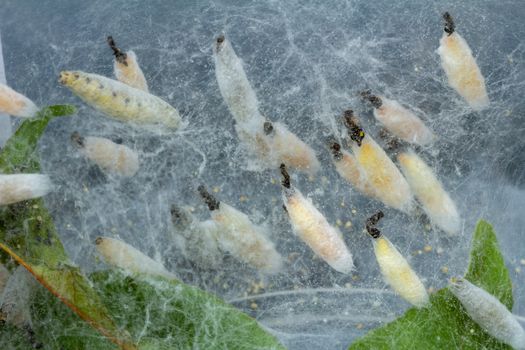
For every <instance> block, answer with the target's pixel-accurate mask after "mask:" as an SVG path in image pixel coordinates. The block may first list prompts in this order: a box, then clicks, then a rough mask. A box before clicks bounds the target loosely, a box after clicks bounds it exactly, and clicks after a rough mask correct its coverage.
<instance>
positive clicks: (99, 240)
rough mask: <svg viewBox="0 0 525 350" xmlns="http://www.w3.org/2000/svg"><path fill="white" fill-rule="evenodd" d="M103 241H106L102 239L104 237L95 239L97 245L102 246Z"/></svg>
mask: <svg viewBox="0 0 525 350" xmlns="http://www.w3.org/2000/svg"><path fill="white" fill-rule="evenodd" d="M103 241H104V238H102V237H97V238H96V239H95V244H96V245H100V244H102V242H103Z"/></svg>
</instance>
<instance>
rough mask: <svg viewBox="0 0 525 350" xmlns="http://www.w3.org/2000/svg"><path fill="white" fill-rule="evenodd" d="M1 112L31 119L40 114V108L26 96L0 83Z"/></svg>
mask: <svg viewBox="0 0 525 350" xmlns="http://www.w3.org/2000/svg"><path fill="white" fill-rule="evenodd" d="M0 112H3V113H7V114H10V115H12V116H14V117H22V118H31V117H34V116H35V115H36V113H37V112H38V107H37V106H36V105H35V104H34V103H33V101H31V100H30V99H28V98H27V97H25V96H24V95H22V94H20V93H18V92H16V91H15V90H13V89H11V88H10V87H9V86H7V85H4V84H2V83H0Z"/></svg>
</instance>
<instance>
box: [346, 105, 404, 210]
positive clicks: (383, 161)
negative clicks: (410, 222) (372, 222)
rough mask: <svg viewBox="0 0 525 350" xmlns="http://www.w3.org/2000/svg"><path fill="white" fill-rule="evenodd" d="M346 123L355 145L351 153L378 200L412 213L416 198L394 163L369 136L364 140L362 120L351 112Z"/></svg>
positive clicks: (352, 145) (347, 114) (347, 112)
mask: <svg viewBox="0 0 525 350" xmlns="http://www.w3.org/2000/svg"><path fill="white" fill-rule="evenodd" d="M344 123H345V126H346V127H347V129H348V131H349V134H350V138H351V139H352V140H353V141H354V142H352V143H351V148H352V153H353V154H354V157H355V159H356V161H357V164H358V165H359V167H360V168H361V170H362V171H363V173H364V174H365V177H366V180H367V181H368V182H369V183H370V185H371V187H372V188H373V189H374V193H375V197H376V198H377V199H379V200H381V201H382V202H383V203H384V204H386V205H388V206H390V207H392V208H395V209H398V210H401V211H403V212H406V213H409V212H410V211H411V210H412V209H413V205H414V198H413V195H412V192H411V190H410V186H409V185H408V183H407V181H406V179H405V178H404V177H403V175H402V174H401V172H400V171H399V169H398V168H397V167H396V165H395V164H394V162H392V160H391V159H390V158H389V157H388V155H387V154H386V153H385V151H384V150H383V149H382V148H381V146H379V145H378V144H377V143H376V142H375V141H374V139H372V137H371V136H370V135H368V134H367V135H366V136H365V134H364V132H363V131H362V129H361V127H360V126H359V120H358V119H357V118H356V117H355V116H354V115H353V112H351V111H350V110H348V111H346V112H345V117H344ZM361 133H362V134H361Z"/></svg>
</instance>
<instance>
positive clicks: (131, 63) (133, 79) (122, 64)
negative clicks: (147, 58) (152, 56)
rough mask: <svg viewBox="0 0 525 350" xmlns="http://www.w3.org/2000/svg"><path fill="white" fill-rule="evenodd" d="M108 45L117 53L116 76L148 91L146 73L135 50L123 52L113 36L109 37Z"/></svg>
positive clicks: (119, 79)
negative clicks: (143, 71)
mask: <svg viewBox="0 0 525 350" xmlns="http://www.w3.org/2000/svg"><path fill="white" fill-rule="evenodd" d="M108 45H109V47H110V48H111V49H112V50H113V54H114V55H115V63H114V65H113V68H114V72H115V77H116V78H117V80H118V81H120V82H123V83H124V84H127V85H129V86H131V87H134V88H136V89H140V90H142V91H146V92H148V83H147V82H146V78H144V73H142V69H140V66H139V63H138V61H137V56H136V55H135V53H134V52H133V51H131V50H130V51H128V52H122V51H121V50H120V49H119V48H118V47H117V46H116V45H115V41H114V40H113V38H112V37H111V36H109V37H108Z"/></svg>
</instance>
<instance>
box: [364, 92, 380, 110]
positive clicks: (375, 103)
mask: <svg viewBox="0 0 525 350" xmlns="http://www.w3.org/2000/svg"><path fill="white" fill-rule="evenodd" d="M361 98H362V99H363V100H367V101H368V102H370V104H371V105H372V107H374V108H376V109H377V108H380V107H381V106H382V105H383V101H381V99H380V98H379V97H377V96H376V95H374V94H372V90H370V89H369V90H364V91H362V92H361Z"/></svg>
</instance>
